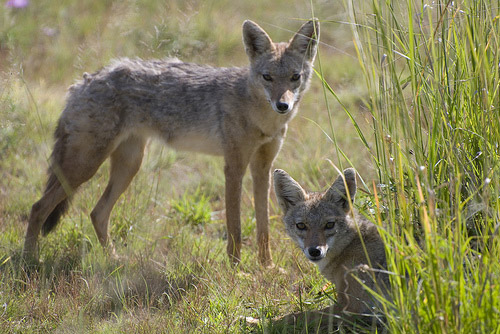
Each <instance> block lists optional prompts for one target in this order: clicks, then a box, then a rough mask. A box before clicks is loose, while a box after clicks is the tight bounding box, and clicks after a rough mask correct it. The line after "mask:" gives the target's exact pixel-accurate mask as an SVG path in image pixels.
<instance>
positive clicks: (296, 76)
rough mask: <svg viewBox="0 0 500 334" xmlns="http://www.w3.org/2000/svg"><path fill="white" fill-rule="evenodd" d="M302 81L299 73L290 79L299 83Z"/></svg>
mask: <svg viewBox="0 0 500 334" xmlns="http://www.w3.org/2000/svg"><path fill="white" fill-rule="evenodd" d="M299 79H300V74H298V73H295V74H294V75H292V77H291V78H290V80H292V81H298V80H299Z"/></svg>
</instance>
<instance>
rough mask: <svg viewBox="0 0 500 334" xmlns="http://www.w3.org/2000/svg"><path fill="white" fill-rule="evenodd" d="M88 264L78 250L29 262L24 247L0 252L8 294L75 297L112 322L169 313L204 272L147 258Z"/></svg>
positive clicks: (0, 269) (0, 271) (37, 297)
mask: <svg viewBox="0 0 500 334" xmlns="http://www.w3.org/2000/svg"><path fill="white" fill-rule="evenodd" d="M84 262H85V260H84V259H83V256H82V255H81V254H80V255H79V254H77V252H74V253H68V254H66V256H65V255H62V254H60V253H59V254H58V255H55V254H54V255H52V256H49V257H46V258H44V261H42V262H38V263H26V262H25V261H24V259H23V258H22V250H21V249H18V250H14V251H12V252H11V254H0V277H1V278H0V283H3V284H4V289H3V290H5V291H3V292H5V293H6V294H10V295H12V296H16V295H23V294H29V295H32V299H33V300H34V303H38V301H40V302H42V299H43V298H44V296H48V295H50V296H53V298H54V299H55V300H65V299H67V298H73V299H74V303H75V305H80V306H83V308H84V313H85V314H87V315H90V316H94V317H97V318H101V319H106V318H111V317H115V316H116V315H117V314H119V313H121V312H122V311H132V310H138V311H139V310H146V311H147V310H149V311H152V310H158V309H162V310H165V309H169V308H170V307H172V306H173V305H174V304H175V303H176V302H177V301H179V300H180V299H181V298H182V296H183V295H185V294H186V293H187V292H188V291H189V290H190V289H192V288H193V287H194V286H195V285H196V284H197V282H198V281H199V278H198V277H199V273H200V270H201V269H199V268H197V267H193V266H191V267H189V268H188V267H185V266H184V269H182V268H181V269H179V270H175V271H167V270H166V269H165V268H162V267H161V266H159V265H157V264H155V263H154V262H152V261H149V260H146V259H145V258H144V257H136V258H121V259H119V260H115V259H109V258H103V257H101V258H98V259H92V261H91V262H92V263H87V264H85V263H84ZM7 290H8V291H7ZM51 298H52V297H51Z"/></svg>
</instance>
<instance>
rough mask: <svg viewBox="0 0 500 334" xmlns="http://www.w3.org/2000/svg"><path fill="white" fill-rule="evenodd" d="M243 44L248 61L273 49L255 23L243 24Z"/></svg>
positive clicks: (267, 36) (248, 21)
mask: <svg viewBox="0 0 500 334" xmlns="http://www.w3.org/2000/svg"><path fill="white" fill-rule="evenodd" d="M243 44H245V51H246V52H247V55H248V57H249V58H250V59H253V58H254V57H255V56H258V55H260V54H263V53H266V52H270V51H271V50H272V49H274V45H273V42H272V41H271V38H270V37H269V35H268V34H267V33H266V32H265V31H264V30H263V29H262V28H261V27H259V25H258V24H257V23H255V22H252V21H250V20H246V21H245V22H243Z"/></svg>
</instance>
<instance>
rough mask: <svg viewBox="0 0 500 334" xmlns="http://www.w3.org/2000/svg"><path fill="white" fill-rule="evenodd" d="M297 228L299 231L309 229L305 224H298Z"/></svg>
mask: <svg viewBox="0 0 500 334" xmlns="http://www.w3.org/2000/svg"><path fill="white" fill-rule="evenodd" d="M295 226H296V227H297V229H298V230H305V229H306V228H307V227H306V224H304V223H297V224H295Z"/></svg>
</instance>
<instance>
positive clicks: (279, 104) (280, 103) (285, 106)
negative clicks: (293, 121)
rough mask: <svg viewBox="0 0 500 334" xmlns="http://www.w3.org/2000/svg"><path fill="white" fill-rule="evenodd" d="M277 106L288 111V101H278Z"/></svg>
mask: <svg viewBox="0 0 500 334" xmlns="http://www.w3.org/2000/svg"><path fill="white" fill-rule="evenodd" d="M276 108H277V109H278V110H279V111H287V110H288V103H285V102H276Z"/></svg>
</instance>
